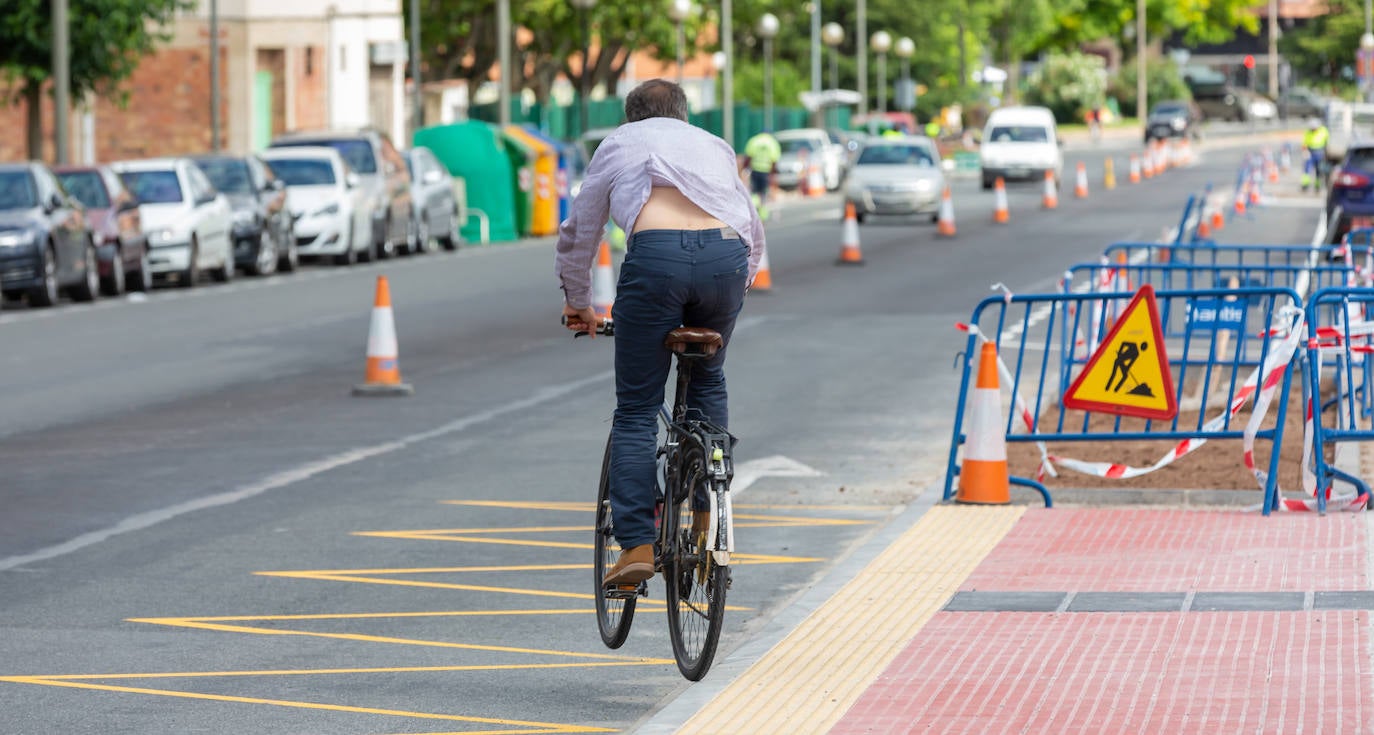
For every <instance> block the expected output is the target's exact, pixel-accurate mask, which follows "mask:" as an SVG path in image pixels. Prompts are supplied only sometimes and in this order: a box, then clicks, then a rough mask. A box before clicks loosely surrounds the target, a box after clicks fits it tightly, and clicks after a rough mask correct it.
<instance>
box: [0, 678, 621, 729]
mask: <svg viewBox="0 0 1374 735" xmlns="http://www.w3.org/2000/svg"><path fill="white" fill-rule="evenodd" d="M0 681H7V682H11V683H15V684H39V685H42V686H54V687H68V688H72V689H93V690H97V691H106V692H123V693H127V694H149V695H155V696H162V697H178V698H182V699H200V700H208V701H212V702H234V703H238V704H265V705H272V706H275V707H290V708H294V709H310V710H325V711H331V712H348V713H350V714H365V715H386V716H391V717H406V718H411V719H421V720H445V721H449V722H471V723H473V724H479V725H497V726H499V727H501V728H503V729H499V730H480V731H479V730H465V731H463V735H531V734H537V733H573V732H614V731H613V730H607V729H605V728H600V727H587V726H583V725H564V724H559V723H554V722H534V721H529V720H508V719H496V718H491V717H470V716H463V715H443V714H435V713H432V712H410V711H406V710H395V709H378V708H373V707H353V706H349V705H342V704H327V703H323V702H296V701H291V700H286V699H263V698H260V697H236V696H228V695H224V694H206V693H203V692H179V691H176V690H172V689H149V688H146V687H126V686H115V685H112V684H92V683H87V682H80V681H66V680H62V679H58V678H54V677H42V676H12V677H0ZM513 728H518V729H513Z"/></svg>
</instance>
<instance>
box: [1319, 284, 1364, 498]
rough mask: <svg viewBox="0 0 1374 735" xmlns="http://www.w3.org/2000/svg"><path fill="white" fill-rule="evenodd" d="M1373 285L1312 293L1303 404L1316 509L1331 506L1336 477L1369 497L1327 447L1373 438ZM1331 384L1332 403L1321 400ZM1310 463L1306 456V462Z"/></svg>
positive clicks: (1359, 483)
mask: <svg viewBox="0 0 1374 735" xmlns="http://www.w3.org/2000/svg"><path fill="white" fill-rule="evenodd" d="M1370 316H1374V289H1370V288H1350V287H1339V288H1323V289H1320V290H1318V291H1317V292H1316V293H1314V294H1313V295H1312V298H1311V299H1310V301H1309V302H1308V305H1307V334H1308V341H1307V354H1306V358H1307V359H1306V362H1305V364H1304V366H1303V367H1304V382H1303V402H1304V405H1305V406H1306V407H1307V410H1308V412H1309V414H1308V415H1309V417H1310V420H1311V422H1312V423H1311V432H1312V458H1311V463H1312V464H1311V466H1310V468H1309V469H1310V470H1311V472H1312V476H1313V479H1314V480H1315V482H1314V484H1313V486H1312V487H1309V488H1307V489H1308V490H1309V491H1310V492H1315V494H1316V497H1317V510H1318V511H1322V512H1324V511H1325V510H1326V504H1327V495H1328V493H1329V491H1330V489H1331V484H1332V481H1333V480H1335V479H1340V480H1343V481H1345V482H1348V483H1350V484H1351V485H1353V486H1354V487H1355V488H1356V490H1357V492H1358V493H1359V494H1362V495H1364V496H1366V497H1368V496H1369V485H1368V484H1366V483H1365V481H1364V480H1362V479H1361V478H1359V477H1357V476H1355V475H1352V474H1350V473H1348V472H1345V471H1343V470H1341V469H1340V468H1338V467H1334V466H1332V464H1331V462H1329V461H1328V460H1327V450H1328V449H1329V450H1331V451H1332V454H1333V456H1334V452H1335V449H1336V444H1337V443H1338V442H1364V441H1374V428H1371V427H1370V425H1369V419H1370V416H1371V413H1372V411H1371V401H1374V398H1372V397H1371V386H1372V385H1374V384H1372V383H1371V366H1370V362H1371V357H1372V356H1374V355H1371V352H1372V351H1374V323H1372V322H1370V321H1368V320H1369V317H1370ZM1324 382H1325V383H1326V384H1327V385H1329V386H1330V388H1331V393H1332V398H1331V400H1330V401H1325V402H1323V401H1322V395H1323V394H1322V385H1323V383H1324ZM1304 461H1306V459H1305V460H1304Z"/></svg>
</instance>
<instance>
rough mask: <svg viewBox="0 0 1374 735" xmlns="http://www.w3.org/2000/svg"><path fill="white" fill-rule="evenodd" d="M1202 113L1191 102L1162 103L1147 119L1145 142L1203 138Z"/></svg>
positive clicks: (1155, 107) (1172, 101)
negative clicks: (1165, 139)
mask: <svg viewBox="0 0 1374 735" xmlns="http://www.w3.org/2000/svg"><path fill="white" fill-rule="evenodd" d="M1201 124H1202V112H1201V111H1200V110H1199V109H1198V107H1197V104H1196V103H1194V102H1192V101H1190V100H1169V101H1167V102H1160V103H1158V104H1156V105H1155V106H1154V108H1153V109H1151V110H1150V115H1149V117H1147V118H1146V119H1145V142H1146V143H1149V142H1150V141H1152V140H1159V139H1164V138H1193V139H1197V138H1199V137H1201V132H1200V129H1199V127H1198V126H1199V125H1201Z"/></svg>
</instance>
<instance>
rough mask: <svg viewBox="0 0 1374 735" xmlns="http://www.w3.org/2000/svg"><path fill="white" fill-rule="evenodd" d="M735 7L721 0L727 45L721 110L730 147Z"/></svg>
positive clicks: (732, 138)
mask: <svg viewBox="0 0 1374 735" xmlns="http://www.w3.org/2000/svg"><path fill="white" fill-rule="evenodd" d="M733 14H734V9H733V8H732V7H731V3H730V0H720V43H721V45H722V46H724V47H725V75H724V76H725V85H724V87H723V89H722V94H721V96H722V97H724V102H725V109H724V110H722V111H721V113H722V114H721V118H720V127H721V133H723V135H722V136H721V137H723V138H725V142H726V143H729V144H730V147H731V148H733V147H734V146H735V36H734V26H733V24H732V23H731V17H730V16H732V15H733Z"/></svg>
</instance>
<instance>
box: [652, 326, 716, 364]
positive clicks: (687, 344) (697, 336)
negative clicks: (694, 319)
mask: <svg viewBox="0 0 1374 735" xmlns="http://www.w3.org/2000/svg"><path fill="white" fill-rule="evenodd" d="M724 344H725V340H723V339H721V336H720V332H717V331H716V330H714V329H702V328H700V327H678V328H677V329H674V330H673V331H671V332H669V333H668V337H667V339H665V340H663V346H664V347H667V348H668V349H670V350H672V351H673V352H676V353H677V354H679V355H681V354H683V353H688V354H699V355H703V356H705V357H711V356H712V355H715V354H716V350H719V349H720V348H721V347H722V346H724Z"/></svg>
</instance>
